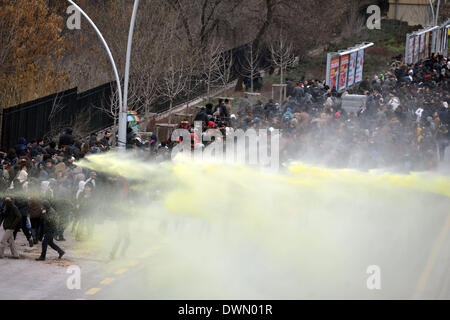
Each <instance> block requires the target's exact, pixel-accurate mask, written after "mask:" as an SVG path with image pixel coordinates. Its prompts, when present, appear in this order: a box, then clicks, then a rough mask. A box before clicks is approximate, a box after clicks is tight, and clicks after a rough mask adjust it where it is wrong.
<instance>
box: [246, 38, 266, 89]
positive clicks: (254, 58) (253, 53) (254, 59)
mask: <svg viewBox="0 0 450 320" xmlns="http://www.w3.org/2000/svg"><path fill="white" fill-rule="evenodd" d="M260 59H261V53H260V50H259V49H255V48H254V46H253V45H249V49H248V51H247V54H246V55H245V59H244V64H243V66H242V71H243V74H242V75H243V76H244V77H250V87H251V90H252V92H254V89H255V86H254V79H255V76H256V74H257V73H258V69H259V62H260Z"/></svg>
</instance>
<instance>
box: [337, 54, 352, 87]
mask: <svg viewBox="0 0 450 320" xmlns="http://www.w3.org/2000/svg"><path fill="white" fill-rule="evenodd" d="M349 59H350V55H348V54H347V55H345V56H342V57H341V67H340V71H339V91H340V90H344V89H345V88H346V87H347V75H348V64H349Z"/></svg>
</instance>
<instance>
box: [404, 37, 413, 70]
mask: <svg viewBox="0 0 450 320" xmlns="http://www.w3.org/2000/svg"><path fill="white" fill-rule="evenodd" d="M413 54H414V37H412V36H410V37H409V39H408V48H407V56H406V63H407V64H411V63H413Z"/></svg>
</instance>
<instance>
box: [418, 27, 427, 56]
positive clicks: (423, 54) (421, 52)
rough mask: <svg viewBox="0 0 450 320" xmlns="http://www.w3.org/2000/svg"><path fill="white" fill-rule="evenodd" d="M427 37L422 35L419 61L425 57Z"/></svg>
mask: <svg viewBox="0 0 450 320" xmlns="http://www.w3.org/2000/svg"><path fill="white" fill-rule="evenodd" d="M425 37H426V34H425V33H424V34H422V35H420V49H419V59H423V58H424V57H425Z"/></svg>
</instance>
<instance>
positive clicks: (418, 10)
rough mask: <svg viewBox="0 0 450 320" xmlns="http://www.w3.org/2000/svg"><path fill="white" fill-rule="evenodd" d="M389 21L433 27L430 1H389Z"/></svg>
mask: <svg viewBox="0 0 450 320" xmlns="http://www.w3.org/2000/svg"><path fill="white" fill-rule="evenodd" d="M388 17H389V19H395V20H401V21H405V22H407V23H408V24H409V25H410V26H414V25H422V26H427V25H432V20H433V19H432V15H431V8H430V4H429V1H428V0H389V13H388Z"/></svg>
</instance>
